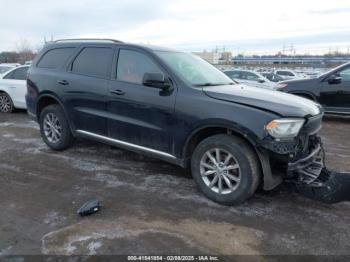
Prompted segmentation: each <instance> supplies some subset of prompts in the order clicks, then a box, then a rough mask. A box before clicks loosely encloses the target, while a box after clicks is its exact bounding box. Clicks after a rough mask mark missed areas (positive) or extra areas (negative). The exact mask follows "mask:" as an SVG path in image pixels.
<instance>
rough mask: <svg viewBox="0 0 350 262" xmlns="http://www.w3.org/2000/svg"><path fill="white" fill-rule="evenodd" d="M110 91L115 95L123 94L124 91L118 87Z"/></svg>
mask: <svg viewBox="0 0 350 262" xmlns="http://www.w3.org/2000/svg"><path fill="white" fill-rule="evenodd" d="M111 93H112V94H115V95H118V96H122V95H125V92H124V91H123V90H120V89H117V90H112V91H111Z"/></svg>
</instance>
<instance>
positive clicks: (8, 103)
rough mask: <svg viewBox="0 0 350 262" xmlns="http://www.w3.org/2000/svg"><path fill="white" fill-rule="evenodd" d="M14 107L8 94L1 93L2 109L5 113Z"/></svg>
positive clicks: (0, 108)
mask: <svg viewBox="0 0 350 262" xmlns="http://www.w3.org/2000/svg"><path fill="white" fill-rule="evenodd" d="M11 109H12V104H11V101H10V99H9V97H8V96H7V95H4V94H3V95H0V111H1V112H3V113H8V112H10V111H11Z"/></svg>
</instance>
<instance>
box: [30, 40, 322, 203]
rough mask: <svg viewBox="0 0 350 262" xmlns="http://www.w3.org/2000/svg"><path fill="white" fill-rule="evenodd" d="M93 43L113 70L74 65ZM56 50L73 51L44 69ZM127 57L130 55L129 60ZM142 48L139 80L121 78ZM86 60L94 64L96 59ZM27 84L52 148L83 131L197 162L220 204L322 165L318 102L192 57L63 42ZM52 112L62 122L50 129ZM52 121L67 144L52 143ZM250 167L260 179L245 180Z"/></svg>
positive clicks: (301, 177) (113, 44)
mask: <svg viewBox="0 0 350 262" xmlns="http://www.w3.org/2000/svg"><path fill="white" fill-rule="evenodd" d="M89 48H91V50H89ZM94 48H103V49H105V50H104V54H106V53H107V55H106V63H108V65H107V66H106V68H107V69H106V74H105V75H103V76H96V75H94V74H90V73H89V72H88V71H89V70H90V71H91V68H90V69H89V70H87V72H76V71H74V70H75V69H74V67H75V64H79V63H78V62H77V60H79V59H80V56H81V55H82V54H84V52H85V51H87V50H89V51H92V49H94ZM58 49H66V50H68V49H69V53H67V54H64V55H65V59H61V60H62V61H61V64H57V63H56V64H54V65H53V64H50V63H49V64H50V66H51V68H47V67H48V66H46V67H45V66H40V63H41V62H40V61H42V60H43V59H46V58H45V55H46V54H48V53H49V52H50V51H52V50H58ZM61 51H62V50H59V51H58V53H59V52H61ZM93 51H96V50H95V49H94V50H93ZM98 51H101V50H98ZM126 55H129V56H128V60H127V62H125V64H122V63H123V62H122V61H123V59H124V57H125V56H126ZM135 55H136V56H139V57H141V56H142V59H143V60H142V61H143V62H140V61H139V60H137V59H138V58H137V59H136V58H135V59H136V60H137V61H139V62H138V63H135V64H139V65H140V63H141V64H142V65H143V70H144V71H142V70H141V71H142V75H143V77H142V80H140V81H141V82H137V81H134V80H130V79H131V78H129V79H128V78H124V79H122V78H121V75H122V74H124V73H125V72H129V71H130V70H124V68H122V67H123V66H124V67H125V65H128V66H129V64H130V61H132V59H134V58H133V57H135ZM61 57H62V54H61ZM109 57H110V59H108V58H109ZM145 60H147V63H146V62H145ZM86 62H90V63H91V64H92V65H93V64H94V62H95V61H92V60H91V61H86ZM96 63H97V62H96ZM44 64H45V63H44ZM46 64H47V63H46ZM196 65H198V67H197V66H196ZM132 66H134V65H132ZM99 68H101V66H100V67H99ZM122 69H123V70H122ZM199 69H201V70H202V71H203V72H202V71H201V70H199ZM82 70H83V69H82ZM139 71H140V69H139ZM139 71H138V72H139ZM147 71H150V72H147ZM210 75H213V77H211V76H210ZM214 75H215V77H214ZM214 80H216V81H217V82H213V81H214ZM219 80H220V81H219ZM27 87H28V93H27V96H26V101H27V106H28V112H29V114H30V115H31V116H32V117H34V118H35V119H36V120H37V121H38V122H39V124H40V125H41V133H42V136H43V139H44V141H45V142H46V143H47V144H48V145H49V146H50V147H51V148H53V149H56V150H62V149H65V148H67V147H68V144H69V143H68V142H67V141H69V142H71V140H69V139H68V138H69V137H70V136H72V137H84V138H88V139H93V140H97V141H100V142H103V143H107V144H111V145H114V146H118V147H121V148H125V149H128V150H132V151H135V152H138V153H143V154H147V155H150V156H153V157H156V158H159V159H162V160H165V161H168V162H170V163H173V164H176V165H180V166H182V167H189V166H191V169H192V174H193V176H194V178H195V180H196V177H197V178H198V180H196V182H197V184H198V183H199V188H200V189H201V190H202V192H203V193H204V194H206V196H207V197H209V198H211V199H212V200H214V201H217V202H219V203H223V204H236V203H239V202H242V201H244V200H245V199H246V198H247V197H248V196H249V195H251V194H252V193H253V191H255V189H256V188H257V184H258V183H257V181H258V182H259V183H260V184H262V185H263V188H264V189H266V190H271V189H273V188H275V187H276V186H277V185H279V184H280V183H281V182H282V181H283V179H296V180H298V181H306V182H308V183H310V179H309V178H310V177H316V176H317V173H318V169H317V168H316V166H317V165H322V162H320V161H319V153H320V151H321V141H320V139H319V138H318V135H317V134H318V131H319V130H320V128H321V120H322V116H323V112H322V108H321V106H320V105H318V104H317V103H314V102H312V101H309V100H307V99H304V98H300V97H297V96H294V95H290V94H285V93H282V92H277V91H272V90H264V89H261V88H255V87H249V86H245V85H240V84H235V83H233V82H232V80H231V79H229V78H228V77H227V76H225V75H224V74H223V73H222V72H220V71H219V70H217V69H215V68H214V67H212V66H211V65H209V64H207V63H206V62H204V61H203V60H201V59H199V58H196V57H193V56H192V55H190V54H185V53H181V52H177V51H174V50H168V49H164V48H159V47H153V46H144V45H134V44H126V43H123V42H119V41H112V40H111V41H107V40H96V41H83V40H73V41H58V42H56V43H54V44H51V45H48V46H47V47H46V48H45V49H44V50H43V51H42V52H41V53H40V54H39V55H38V57H37V58H36V59H35V60H34V61H33V63H32V66H31V68H30V70H29V75H28V80H27ZM54 116H56V118H57V119H56V118H55V119H56V120H57V121H56V120H55V121H56V122H55V123H54V124H52V122H50V123H51V124H50V123H49V124H50V125H47V126H45V124H47V120H50V117H54ZM45 121H46V122H45ZM65 122H67V125H66V124H64V123H65ZM59 124H60V126H59ZM58 126H59V128H58ZM66 126H69V130H65V127H66ZM55 127H57V130H58V129H59V130H58V131H60V132H61V135H62V137H61V140H64V141H63V142H64V144H62V143H63V142H62V141H61V140H58V142H57V141H56V144H55V143H53V142H52V141H50V139H49V138H50V134H51V133H52V132H53V133H55V132H54V131H55ZM57 130H56V131H57ZM58 131H57V134H58V133H59V132H58ZM50 132H51V133H50ZM284 132H286V134H287V135H286V136H283V133H284ZM57 136H58V135H57ZM67 137H68V138H67ZM51 138H52V137H51ZM230 139H231V140H232V145H234V144H235V143H238V145H239V146H238V147H237V148H236V149H235V148H234V147H230V146H231V144H230V143H231V142H229V143H228V144H230V145H227V143H226V144H225V142H220V141H221V140H222V141H231V140H230ZM66 140H67V141H66ZM66 142H67V143H66ZM240 147H241V148H242V150H241V152H240V150H239V148H240ZM201 150H202V151H201ZM203 150H204V151H203ZM206 150H207V151H206ZM220 150H221V151H220ZM235 150H236V151H235ZM215 152H216V153H215ZM221 152H223V153H222V155H221ZM244 152H247V154H249V155H250V156H249V157H245V155H244V154H243V153H244ZM211 154H213V156H216V157H212V156H211ZM207 156H208V157H209V159H208V157H207ZM214 158H216V159H214ZM247 159H248V160H249V161H248V160H247ZM224 160H225V161H224ZM205 161H207V162H205ZM226 162H231V163H232V164H230V165H229V164H227V163H226ZM249 163H250V164H251V167H249V166H247V165H249ZM214 164H215V165H214ZM225 164H226V166H225ZM197 165H198V166H197ZM199 165H200V166H199ZM205 167H207V168H209V169H205ZM318 167H320V166H318ZM233 169H235V171H234V172H233V171H232V170H233ZM253 169H254V170H253ZM316 169H317V170H316ZM252 170H253V171H254V172H253V171H252ZM315 170H316V171H315ZM231 171H232V172H233V173H230V172H231ZM197 173H198V174H197ZM251 173H254V174H253V175H255V178H254V179H255V180H254V181H253V180H252V179H250V180H249V179H246V178H245V176H249V175H250V174H251ZM208 174H209V176H208ZM310 174H311V175H310ZM226 175H227V176H226ZM210 176H211V178H208V177H210ZM201 178H203V181H204V182H203V181H202V180H201ZM228 178H229V179H233V180H228ZM211 179H212V180H211ZM308 179H309V180H308ZM311 180H312V179H311ZM198 181H199V182H198ZM202 182H203V183H202ZM201 183H202V184H201ZM224 183H226V184H224ZM249 183H250V184H249ZM223 184H224V186H223ZM206 185H207V187H205V186H206ZM240 187H242V192H240V190H241V189H240ZM244 187H246V188H244ZM203 188H204V189H203ZM252 188H253V189H252ZM206 190H208V191H206ZM248 191H249V192H248ZM243 192H246V193H243Z"/></svg>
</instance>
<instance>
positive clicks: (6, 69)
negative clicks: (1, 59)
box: [0, 64, 16, 76]
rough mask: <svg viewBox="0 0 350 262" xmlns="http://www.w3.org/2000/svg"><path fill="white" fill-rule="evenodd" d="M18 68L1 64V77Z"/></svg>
mask: <svg viewBox="0 0 350 262" xmlns="http://www.w3.org/2000/svg"><path fill="white" fill-rule="evenodd" d="M15 67H16V66H14V65H11V64H0V76H1V75H3V74H5V73H6V72H7V71H9V70H11V69H12V68H15Z"/></svg>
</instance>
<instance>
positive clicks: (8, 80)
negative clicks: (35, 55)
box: [1, 66, 28, 108]
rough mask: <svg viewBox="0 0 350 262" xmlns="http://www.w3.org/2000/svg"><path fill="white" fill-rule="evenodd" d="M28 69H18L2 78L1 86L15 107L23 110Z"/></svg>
mask: <svg viewBox="0 0 350 262" xmlns="http://www.w3.org/2000/svg"><path fill="white" fill-rule="evenodd" d="M27 72H28V67H26V66H25V67H19V68H16V69H14V70H12V71H11V72H9V73H8V74H6V75H5V76H4V77H3V80H2V81H1V85H2V86H3V87H5V88H6V89H7V92H8V93H9V95H10V96H11V99H12V101H13V103H14V104H15V107H19V108H25V107H26V103H25V94H26V92H27V87H26V78H27Z"/></svg>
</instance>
